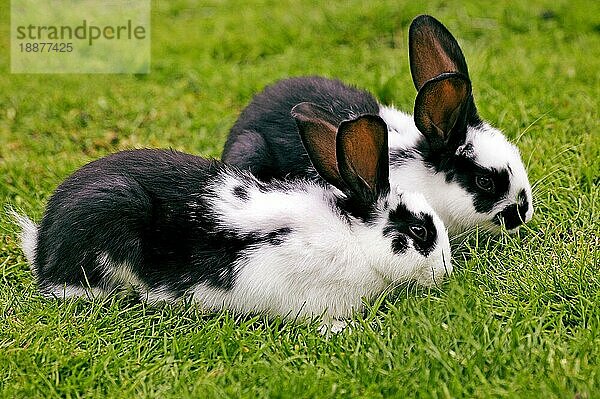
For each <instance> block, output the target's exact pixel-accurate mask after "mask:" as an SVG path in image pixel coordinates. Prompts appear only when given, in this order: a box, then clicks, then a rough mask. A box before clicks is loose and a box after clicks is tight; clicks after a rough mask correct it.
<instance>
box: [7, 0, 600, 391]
mask: <svg viewBox="0 0 600 399" xmlns="http://www.w3.org/2000/svg"><path fill="white" fill-rule="evenodd" d="M152 3H153V4H152V5H153V11H152V68H151V73H150V74H148V75H137V76H133V75H12V74H10V73H9V58H8V55H9V43H8V39H7V38H8V37H9V15H10V13H9V2H8V0H1V3H0V15H1V17H0V18H1V20H0V21H1V23H0V35H1V37H2V38H3V40H2V41H0V53H1V54H2V56H1V57H0V71H1V75H0V202H1V203H2V204H5V203H6V204H11V205H13V206H16V207H17V208H19V209H20V210H22V211H23V212H25V213H27V214H28V215H29V216H31V217H33V218H34V219H35V220H39V219H40V218H41V216H42V213H43V209H44V205H45V203H46V201H47V199H48V197H49V196H50V194H51V193H52V191H53V189H54V188H55V187H56V186H57V185H58V184H59V183H60V182H61V181H62V180H63V179H64V178H65V177H66V176H68V175H69V174H70V173H71V172H73V171H74V170H75V169H77V168H78V167H80V166H82V165H83V164H85V163H87V162H89V161H91V160H93V159H96V158H98V157H100V156H103V155H105V154H108V153H110V152H113V151H117V150H120V149H126V148H140V147H173V148H176V149H179V150H184V151H187V152H191V153H196V154H202V155H206V156H219V155H220V150H221V148H222V145H223V143H224V140H225V137H226V135H227V132H228V129H229V127H230V126H231V125H232V124H233V122H234V121H235V119H236V118H237V115H238V113H239V112H240V110H241V109H242V108H243V107H244V106H245V105H246V104H247V103H248V101H249V100H250V98H251V97H252V95H253V94H254V93H256V92H258V91H259V90H261V89H262V88H263V87H264V86H265V85H266V84H268V83H271V82H273V81H275V80H277V79H279V78H283V77H287V76H297V75H308V74H320V75H325V76H330V77H339V78H342V79H344V80H345V81H347V82H349V83H353V84H356V85H358V86H361V87H364V88H367V89H369V90H371V91H372V92H373V93H374V94H375V95H376V96H377V97H378V98H379V99H381V100H382V101H383V102H385V103H393V104H395V105H397V106H398V107H399V108H401V109H405V110H412V106H413V101H414V98H415V95H416V93H415V90H414V88H413V85H412V81H411V77H410V72H409V66H408V60H407V53H408V50H407V31H408V25H409V23H410V21H411V19H412V18H413V17H414V16H416V15H417V14H420V13H430V14H432V15H434V16H436V17H437V18H438V19H440V20H441V21H442V22H443V23H444V24H446V26H448V28H449V29H450V31H451V32H452V33H453V34H454V35H455V36H456V37H457V39H458V40H459V42H460V43H461V45H462V47H463V50H464V52H465V56H466V58H467V61H468V63H469V67H470V72H471V77H472V80H473V82H474V92H475V99H476V102H477V105H478V108H479V112H480V114H481V115H482V116H483V117H484V118H485V119H487V120H489V121H490V122H491V123H492V124H494V125H496V126H497V127H499V128H501V129H502V130H504V131H505V132H506V134H507V135H508V136H509V137H510V138H511V140H513V141H515V142H517V143H518V146H519V148H520V149H521V152H522V155H523V158H524V159H525V161H526V164H527V167H528V171H529V175H530V179H531V181H532V183H534V186H535V188H534V201H535V206H536V211H535V214H534V218H533V220H532V221H531V223H530V224H529V225H528V226H526V227H524V228H521V230H520V232H519V233H518V234H516V235H507V234H502V235H500V236H489V235H486V234H482V233H481V234H478V233H477V232H474V233H472V234H471V235H469V236H468V237H466V238H465V239H464V240H462V241H461V242H455V243H454V246H453V250H454V264H455V273H454V274H453V275H452V277H451V278H450V280H449V281H448V283H447V284H445V285H444V286H443V287H441V289H440V290H431V291H423V290H416V289H414V288H413V287H405V288H404V289H401V290H399V291H398V292H396V293H394V294H393V295H390V296H388V297H386V298H381V301H379V302H378V303H377V304H373V306H372V307H370V308H369V311H368V313H367V314H366V315H363V316H357V317H356V321H355V327H354V328H353V329H352V331H350V330H346V331H344V332H342V333H341V334H339V335H336V336H333V337H330V338H329V339H328V338H325V337H323V336H321V335H319V333H318V332H317V331H316V324H312V325H306V324H302V325H291V324H286V325H284V324H282V323H281V322H280V321H278V320H267V319H265V318H263V317H260V316H256V317H238V316H236V315H233V314H230V313H228V312H222V313H220V314H210V315H205V314H200V313H199V312H198V311H197V310H196V309H194V308H193V307H185V306H178V307H169V306H168V307H163V308H153V307H149V306H146V305H143V304H139V303H137V304H136V303H129V302H127V301H125V300H114V299H113V300H107V301H100V300H96V301H93V302H88V301H66V302H56V301H50V300H45V299H42V298H41V297H40V296H39V295H38V294H37V292H36V288H35V285H34V281H33V278H32V275H31V272H30V271H29V268H28V266H27V264H26V262H25V259H24V256H23V254H22V252H21V250H20V248H19V246H18V242H17V239H16V228H15V227H14V226H13V225H12V224H11V223H10V221H9V219H8V218H7V216H6V215H5V214H4V213H3V212H2V214H1V215H0V230H1V238H0V265H1V280H0V312H1V313H0V314H1V315H2V316H1V317H2V320H1V322H0V397H6V398H21V397H22V398H31V397H124V398H133V397H136V398H137V397H156V398H169V397H172V398H184V397H215V398H221V397H239V396H242V397H290V398H296V397H335V398H337V397H375V398H377V397H386V398H387V397H399V398H403V397H412V396H418V397H531V398H549V397H561V398H594V397H598V398H600V364H599V357H600V262H599V261H600V222H599V210H600V205H599V203H600V188H599V186H600V129H599V124H598V122H599V120H600V118H599V109H600V106H599V98H600V72H599V71H600V2H598V1H591V0H588V1H584V0H581V1H580V0H578V1H565V0H552V1H550V0H548V1H546V0H533V1H527V2H526V1H520V2H510V3H509V2H488V4H486V5H482V4H481V2H478V1H453V0H449V1H448V0H446V1H441V0H437V1H432V2H427V3H428V5H427V6H425V5H424V4H421V3H423V2H417V1H398V0H385V1H377V2H367V1H354V0H351V1H346V2H324V3H321V4H318V3H317V2H312V1H305V0H296V1H287V0H280V1H253V2H249V1H224V0H221V1H219V0H206V1H192V0H189V1H179V0H176V1H157V0H156V1H153V2H152ZM250 3H253V4H250ZM492 3H493V4H492ZM505 3H506V4H505Z"/></svg>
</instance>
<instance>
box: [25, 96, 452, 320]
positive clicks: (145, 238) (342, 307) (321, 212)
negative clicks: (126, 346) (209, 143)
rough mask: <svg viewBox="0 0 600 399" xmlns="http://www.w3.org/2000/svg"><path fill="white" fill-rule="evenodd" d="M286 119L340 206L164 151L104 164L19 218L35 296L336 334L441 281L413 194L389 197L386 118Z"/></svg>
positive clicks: (312, 186)
mask: <svg viewBox="0 0 600 399" xmlns="http://www.w3.org/2000/svg"><path fill="white" fill-rule="evenodd" d="M293 115H294V119H295V120H296V121H297V123H298V127H299V131H300V136H301V138H302V142H303V143H304V145H305V146H306V149H307V152H308V155H309V157H310V160H311V161H312V162H313V163H314V165H315V168H316V170H317V171H318V173H319V174H320V175H321V176H322V177H323V178H324V179H325V180H327V181H328V182H329V183H330V184H332V185H333V186H334V187H336V190H337V193H335V194H334V192H333V190H328V189H324V188H323V186H322V184H320V183H317V182H314V181H310V180H308V179H304V180H303V179H297V180H285V181H277V180H273V181H271V182H262V181H259V180H257V179H256V178H255V177H254V176H252V175H251V174H250V173H249V172H248V171H243V170H239V169H238V168H235V167H230V166H228V165H227V164H223V163H221V162H219V161H216V160H207V159H204V158H200V157H197V156H193V155H188V154H184V153H180V152H176V151H171V150H132V151H123V152H119V153H116V154H113V155H109V156H107V157H105V158H102V159H100V160H97V161H95V162H92V163H90V164H88V165H86V166H84V167H82V168H81V169H80V170H78V171H76V172H75V173H74V174H72V175H71V176H70V177H69V178H67V179H66V180H65V181H64V182H63V183H62V184H61V185H60V186H59V187H58V188H57V190H56V191H55V193H54V194H53V195H52V197H51V198H50V200H49V202H48V205H47V208H46V211H45V214H44V217H43V219H42V221H41V223H40V225H39V226H37V225H35V224H34V223H33V222H32V221H30V220H29V219H27V218H25V217H19V222H20V224H21V227H22V229H23V233H22V246H23V250H24V252H25V253H26V256H27V258H28V260H29V262H30V264H31V265H32V269H33V271H34V273H35V275H36V279H37V282H38V285H39V288H40V290H41V292H42V293H43V294H45V295H46V296H50V297H52V296H54V297H59V298H62V297H72V296H82V295H89V294H93V295H106V294H109V293H111V292H114V291H118V290H119V289H122V288H126V287H128V288H130V289H131V288H132V289H133V290H134V291H135V292H137V293H138V294H139V296H140V297H141V299H142V300H147V301H149V302H153V303H155V302H163V301H166V302H173V301H177V300H179V299H180V298H191V300H192V301H194V302H196V303H197V304H199V306H200V307H201V308H203V309H207V310H219V309H222V308H227V309H231V310H233V311H236V312H240V313H266V314H268V315H280V316H282V317H285V318H291V319H294V318H296V317H305V316H309V317H311V316H319V315H322V314H323V315H324V316H325V318H324V322H325V323H327V324H335V323H337V322H338V321H339V320H343V319H344V318H347V317H349V316H351V313H352V312H353V311H358V310H360V309H361V308H362V299H363V298H367V299H369V298H373V297H375V296H377V295H379V294H380V293H381V292H382V291H384V290H385V289H386V288H388V287H390V286H394V285H396V284H399V283H402V282H410V281H414V282H417V283H419V284H422V285H425V286H432V285H436V284H439V283H440V282H441V281H442V280H443V279H444V277H445V276H447V275H449V274H450V273H451V271H452V265H451V263H450V246H449V241H448V236H447V233H446V230H445V227H444V225H443V223H442V221H441V220H440V219H439V217H438V216H437V215H436V214H435V212H434V211H433V210H432V208H431V207H430V206H429V205H428V204H427V202H426V200H425V199H424V198H423V196H422V195H421V194H418V193H411V192H396V191H394V192H393V193H391V192H390V186H389V182H388V170H389V165H388V151H387V127H386V125H385V123H384V122H383V121H382V120H381V118H380V117H379V116H373V115H364V116H361V117H359V118H356V119H354V120H350V121H343V122H341V123H339V124H338V123H337V122H336V118H335V117H334V116H333V115H331V114H329V113H328V112H327V111H325V110H323V109H322V108H320V107H318V106H315V105H312V104H300V105H298V106H297V107H295V108H294V109H293ZM338 125H339V126H338ZM330 141H332V142H330Z"/></svg>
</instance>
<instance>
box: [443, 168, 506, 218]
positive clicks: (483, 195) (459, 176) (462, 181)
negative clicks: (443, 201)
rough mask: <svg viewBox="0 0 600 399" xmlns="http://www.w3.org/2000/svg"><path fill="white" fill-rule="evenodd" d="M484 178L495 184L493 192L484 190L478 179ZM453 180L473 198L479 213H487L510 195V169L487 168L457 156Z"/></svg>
mask: <svg viewBox="0 0 600 399" xmlns="http://www.w3.org/2000/svg"><path fill="white" fill-rule="evenodd" d="M482 176H484V177H486V178H489V179H491V181H492V182H493V184H492V190H484V189H482V188H481V187H479V185H478V184H477V179H478V178H480V179H481V177H482ZM452 179H453V180H455V181H456V182H458V184H459V185H460V186H461V187H462V188H464V189H465V190H466V191H467V192H468V193H470V194H471V195H472V196H473V206H474V207H475V210H476V211H477V212H479V213H487V212H489V211H491V210H492V208H493V207H494V205H495V204H496V203H497V202H498V201H500V200H502V199H504V198H505V197H506V195H507V194H508V189H509V187H510V179H509V172H508V169H496V168H485V167H483V166H481V165H479V164H477V163H476V162H475V161H474V160H473V159H472V158H470V157H463V156H457V158H456V160H455V171H454V174H453V176H452Z"/></svg>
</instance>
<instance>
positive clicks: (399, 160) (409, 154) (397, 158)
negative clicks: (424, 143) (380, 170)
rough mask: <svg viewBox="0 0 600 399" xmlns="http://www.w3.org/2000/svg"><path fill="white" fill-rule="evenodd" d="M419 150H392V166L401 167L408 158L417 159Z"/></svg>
mask: <svg viewBox="0 0 600 399" xmlns="http://www.w3.org/2000/svg"><path fill="white" fill-rule="evenodd" d="M417 156H418V154H417V152H416V151H415V150H413V149H394V150H391V151H390V166H392V167H394V166H395V167H401V166H403V165H404V164H405V163H406V161H407V160H410V159H416V158H417Z"/></svg>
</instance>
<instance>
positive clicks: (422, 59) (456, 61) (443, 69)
mask: <svg viewBox="0 0 600 399" xmlns="http://www.w3.org/2000/svg"><path fill="white" fill-rule="evenodd" d="M408 48H409V58H410V72H411V74H412V78H413V82H414V84H415V87H416V88H417V90H421V88H422V87H423V85H424V84H425V83H426V82H428V81H429V80H431V79H433V78H435V77H437V76H439V75H441V74H443V73H448V72H454V73H460V74H462V75H464V76H465V77H466V78H469V70H468V69H467V62H466V61H465V56H464V55H463V53H462V51H461V49H460V46H459V45H458V42H457V41H456V39H455V38H454V36H452V34H451V33H450V32H449V31H448V29H446V27H445V26H444V25H442V24H441V22H439V21H438V20H437V19H435V18H433V17H432V16H430V15H420V16H418V17H416V18H415V19H414V20H413V21H412V23H411V25H410V29H409V34H408Z"/></svg>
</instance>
